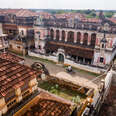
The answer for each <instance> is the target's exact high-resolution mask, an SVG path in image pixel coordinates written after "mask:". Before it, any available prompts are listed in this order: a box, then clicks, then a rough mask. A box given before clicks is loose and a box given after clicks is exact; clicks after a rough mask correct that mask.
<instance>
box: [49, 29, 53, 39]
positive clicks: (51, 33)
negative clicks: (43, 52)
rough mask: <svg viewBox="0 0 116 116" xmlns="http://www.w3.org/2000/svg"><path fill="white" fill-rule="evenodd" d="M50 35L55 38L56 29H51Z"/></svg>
mask: <svg viewBox="0 0 116 116" xmlns="http://www.w3.org/2000/svg"><path fill="white" fill-rule="evenodd" d="M50 37H51V39H54V30H53V29H51V31H50Z"/></svg>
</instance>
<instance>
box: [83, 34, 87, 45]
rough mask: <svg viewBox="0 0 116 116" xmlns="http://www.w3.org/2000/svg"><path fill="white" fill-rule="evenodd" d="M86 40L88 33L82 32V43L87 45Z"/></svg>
mask: <svg viewBox="0 0 116 116" xmlns="http://www.w3.org/2000/svg"><path fill="white" fill-rule="evenodd" d="M87 42H88V33H84V38H83V44H84V45H87Z"/></svg>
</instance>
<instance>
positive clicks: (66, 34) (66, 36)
mask: <svg viewBox="0 0 116 116" xmlns="http://www.w3.org/2000/svg"><path fill="white" fill-rule="evenodd" d="M67 40H68V31H65V42H67Z"/></svg>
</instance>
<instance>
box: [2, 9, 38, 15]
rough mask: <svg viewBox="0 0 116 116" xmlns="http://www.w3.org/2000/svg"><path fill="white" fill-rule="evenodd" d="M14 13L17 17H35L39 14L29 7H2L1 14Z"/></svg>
mask: <svg viewBox="0 0 116 116" xmlns="http://www.w3.org/2000/svg"><path fill="white" fill-rule="evenodd" d="M8 14H13V15H16V16H17V17H33V16H38V14H37V13H36V12H33V11H31V10H27V9H0V15H8Z"/></svg>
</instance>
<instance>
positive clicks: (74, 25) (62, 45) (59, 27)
mask: <svg viewBox="0 0 116 116" xmlns="http://www.w3.org/2000/svg"><path fill="white" fill-rule="evenodd" d="M39 24H40V25H39V27H38V29H39V30H41V29H42V28H44V30H41V32H40V33H39V34H40V35H41V36H39V37H40V38H39V40H38V45H37V46H38V51H39V52H42V51H44V52H45V54H47V55H51V56H55V57H56V60H57V61H58V62H62V63H65V61H66V60H67V59H68V60H69V59H70V60H71V61H74V62H76V63H81V64H89V65H95V66H102V67H104V66H105V65H107V64H109V63H110V60H111V59H110V57H112V55H114V54H115V51H116V49H115V48H114V47H113V46H114V45H113V43H114V42H115V41H116V34H115V33H116V23H115V22H114V21H112V20H111V19H105V17H104V15H103V13H100V15H99V19H97V18H85V17H84V16H83V15H81V14H78V13H65V14H61V15H60V14H59V15H51V17H50V18H49V19H48V18H46V17H45V16H44V17H43V18H42V19H41V21H40V22H39ZM104 27H106V29H107V30H104ZM45 30H46V31H47V32H46V33H45ZM104 33H105V35H106V36H105V38H106V40H107V42H106V43H105V48H104V53H101V52H102V51H103V50H102V51H101V50H98V49H101V44H102V43H103V42H102V39H103V38H104ZM46 35H48V37H47V39H46ZM40 41H43V42H40ZM36 43H37V42H36ZM36 48H37V47H36ZM42 53H43V52H42ZM98 54H99V55H98ZM103 54H104V55H103ZM100 57H102V58H101V59H102V60H103V61H102V60H101V59H100Z"/></svg>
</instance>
